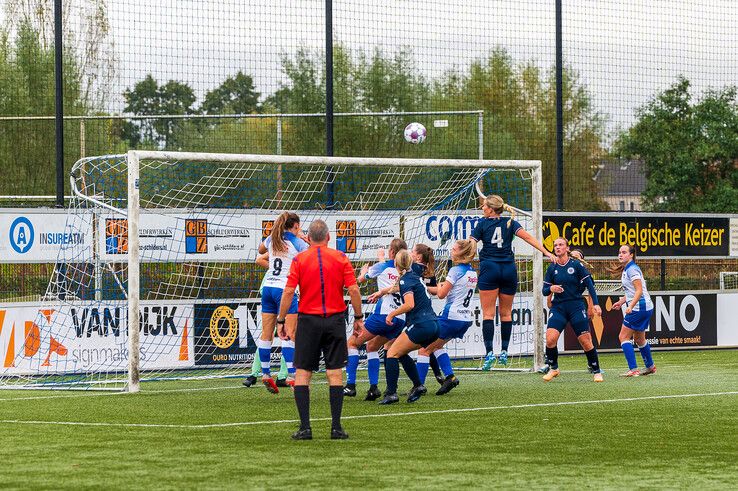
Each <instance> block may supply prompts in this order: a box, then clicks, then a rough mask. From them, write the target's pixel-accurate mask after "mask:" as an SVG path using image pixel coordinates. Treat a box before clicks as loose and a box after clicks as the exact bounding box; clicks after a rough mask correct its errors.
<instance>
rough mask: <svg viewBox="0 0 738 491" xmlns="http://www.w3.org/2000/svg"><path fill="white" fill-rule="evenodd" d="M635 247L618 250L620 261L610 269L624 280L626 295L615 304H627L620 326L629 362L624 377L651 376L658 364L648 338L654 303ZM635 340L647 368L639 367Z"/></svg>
mask: <svg viewBox="0 0 738 491" xmlns="http://www.w3.org/2000/svg"><path fill="white" fill-rule="evenodd" d="M635 257H636V250H635V247H633V246H631V245H624V246H621V247H620V250H619V251H618V263H617V264H616V265H613V266H611V267H609V268H607V270H608V271H609V272H610V273H613V274H615V273H620V281H622V283H623V290H625V295H624V296H623V297H620V299H618V301H617V302H615V303H614V304H613V306H612V308H613V309H619V308H621V307H622V306H623V305H625V306H626V307H625V317H624V318H623V325H622V327H621V328H620V336H619V338H620V347H621V348H622V349H623V354H625V359H626V360H627V362H628V371H627V372H625V373H624V374H623V375H622V376H623V377H637V376H639V375H650V374H652V373H656V365H655V364H654V362H653V357H652V356H651V346H650V345H649V344H648V342H647V341H646V329H648V323H649V321H650V320H651V314H653V302H652V301H651V295H649V294H648V290H647V289H646V279H645V278H644V277H643V272H642V271H641V268H639V267H638V265H637V264H636V263H635ZM631 339H635V342H636V344H637V345H638V350H639V351H640V352H641V358H643V364H644V366H645V367H646V368H645V369H643V370H642V371H639V370H638V364H637V363H636V356H635V350H634V349H633V342H632V341H631Z"/></svg>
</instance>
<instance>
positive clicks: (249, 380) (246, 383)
mask: <svg viewBox="0 0 738 491" xmlns="http://www.w3.org/2000/svg"><path fill="white" fill-rule="evenodd" d="M255 383H256V377H254V376H253V375H249V376H248V377H246V379H245V380H244V381H243V385H244V387H251V386H252V385H254V384H255Z"/></svg>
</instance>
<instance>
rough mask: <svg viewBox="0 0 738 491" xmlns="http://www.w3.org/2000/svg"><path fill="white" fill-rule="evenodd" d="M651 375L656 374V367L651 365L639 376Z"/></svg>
mask: <svg viewBox="0 0 738 491" xmlns="http://www.w3.org/2000/svg"><path fill="white" fill-rule="evenodd" d="M652 373H656V365H651V366H650V367H647V368H644V369H643V371H641V375H644V376H645V375H651V374H652Z"/></svg>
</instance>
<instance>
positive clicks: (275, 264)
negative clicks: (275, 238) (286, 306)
mask: <svg viewBox="0 0 738 491" xmlns="http://www.w3.org/2000/svg"><path fill="white" fill-rule="evenodd" d="M283 239H284V242H285V243H286V244H287V252H279V253H276V252H274V250H273V249H272V237H271V236H269V237H267V238H266V239H265V240H264V246H265V247H266V248H267V250H268V251H269V271H267V273H266V275H264V282H263V283H262V286H269V287H272V288H281V289H283V290H284V287H285V285H286V284H287V276H289V274H290V266H292V259H293V258H294V257H295V256H296V255H297V254H298V253H300V252H302V251H304V250H306V249H307V248H308V247H310V246H308V244H307V242H305V241H304V240H302V239H301V238H299V237H297V236H296V235H295V234H293V233H292V232H285V234H284V236H283Z"/></svg>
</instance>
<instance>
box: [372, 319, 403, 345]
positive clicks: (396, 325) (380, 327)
mask: <svg viewBox="0 0 738 491" xmlns="http://www.w3.org/2000/svg"><path fill="white" fill-rule="evenodd" d="M386 320H387V316H386V315H381V314H371V315H370V316H369V317H368V318H367V319H366V322H365V323H364V327H365V328H366V330H367V331H369V332H370V333H372V334H374V335H375V336H382V337H385V338H387V339H395V338H396V337H397V336H399V335H400V333H401V332H402V328H403V327H405V321H404V320H402V319H398V318H397V317H394V318H393V319H392V325H391V326H388V325H387V322H386Z"/></svg>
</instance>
